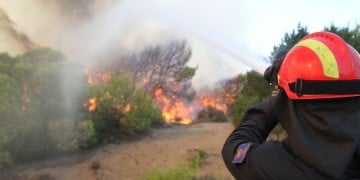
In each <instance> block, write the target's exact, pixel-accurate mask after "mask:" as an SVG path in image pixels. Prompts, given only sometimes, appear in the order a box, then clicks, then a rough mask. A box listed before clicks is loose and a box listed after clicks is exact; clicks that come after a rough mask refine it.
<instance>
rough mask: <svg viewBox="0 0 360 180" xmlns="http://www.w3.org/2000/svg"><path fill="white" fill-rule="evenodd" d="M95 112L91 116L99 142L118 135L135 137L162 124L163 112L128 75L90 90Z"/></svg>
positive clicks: (115, 77)
mask: <svg viewBox="0 0 360 180" xmlns="http://www.w3.org/2000/svg"><path fill="white" fill-rule="evenodd" d="M90 96H91V97H94V98H96V109H95V110H94V111H93V112H90V113H89V118H88V119H92V120H93V122H94V127H95V130H96V133H97V134H98V135H99V138H100V140H104V139H107V138H109V136H114V135H117V134H119V133H124V134H136V133H141V132H144V131H146V130H148V129H149V128H150V127H151V125H152V124H153V123H156V122H160V121H162V117H161V112H160V110H159V109H157V108H155V107H154V106H153V105H152V102H151V100H150V99H149V97H147V96H146V94H145V92H144V91H142V90H139V89H137V88H136V87H135V84H134V83H133V82H132V81H130V78H129V76H127V74H124V73H121V74H118V75H113V76H112V77H111V78H110V80H109V82H107V83H106V84H102V85H94V86H91V87H90Z"/></svg>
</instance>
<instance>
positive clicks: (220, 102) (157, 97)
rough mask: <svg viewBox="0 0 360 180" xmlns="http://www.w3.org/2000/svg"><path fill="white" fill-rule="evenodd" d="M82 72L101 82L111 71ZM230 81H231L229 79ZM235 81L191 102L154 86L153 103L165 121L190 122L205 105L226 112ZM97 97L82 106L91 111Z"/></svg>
mask: <svg viewBox="0 0 360 180" xmlns="http://www.w3.org/2000/svg"><path fill="white" fill-rule="evenodd" d="M84 74H85V75H86V76H87V82H88V84H94V83H96V84H101V83H106V82H108V80H109V79H110V77H111V72H105V71H103V72H101V71H94V72H92V71H89V69H84ZM140 81H141V82H142V83H145V84H146V83H149V82H150V80H149V77H146V76H145V77H143V78H141V79H140ZM231 82H232V81H231ZM234 84H236V83H229V85H227V86H225V87H224V88H223V89H221V90H222V91H216V92H213V93H206V94H205V93H202V94H205V95H202V96H201V95H200V96H198V97H197V98H195V100H193V101H192V102H187V101H186V100H185V98H182V97H181V95H179V94H181V93H180V92H179V94H177V93H169V92H168V91H166V90H169V89H168V88H170V87H167V89H163V88H162V87H158V88H155V91H154V94H153V95H154V96H153V102H154V105H155V106H157V107H159V108H160V109H161V113H162V117H163V118H164V120H165V122H166V123H178V124H191V123H192V122H193V120H194V118H195V117H197V116H196V115H197V113H198V112H200V111H201V110H203V109H206V108H207V107H212V108H214V109H216V110H219V111H222V112H223V113H224V114H227V113H228V106H229V105H230V104H232V103H233V102H234V99H235V97H236V95H237V92H238V86H235V85H234ZM171 90H172V91H176V92H178V91H181V90H180V89H179V90H178V89H176V87H171ZM96 103H97V99H96V98H95V97H92V98H89V99H88V102H87V103H85V104H84V107H86V108H87V109H88V111H90V112H93V111H95V109H96ZM131 108H134V107H132V105H131V104H130V103H128V104H126V105H125V106H121V107H118V110H119V111H122V112H124V113H126V112H129V111H130V110H131Z"/></svg>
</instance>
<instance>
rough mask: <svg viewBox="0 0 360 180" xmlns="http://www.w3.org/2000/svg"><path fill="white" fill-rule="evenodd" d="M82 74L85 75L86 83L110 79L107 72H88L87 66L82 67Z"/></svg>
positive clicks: (104, 81)
mask: <svg viewBox="0 0 360 180" xmlns="http://www.w3.org/2000/svg"><path fill="white" fill-rule="evenodd" d="M84 74H85V75H86V77H87V78H88V79H87V83H88V84H94V83H106V82H108V81H109V80H110V77H111V74H110V73H109V72H103V73H101V72H95V73H90V72H89V70H88V69H87V68H85V69H84Z"/></svg>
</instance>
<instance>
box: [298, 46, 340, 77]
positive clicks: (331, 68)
mask: <svg viewBox="0 0 360 180" xmlns="http://www.w3.org/2000/svg"><path fill="white" fill-rule="evenodd" d="M296 46H303V47H307V48H309V49H311V50H312V51H314V52H315V54H316V55H317V56H318V57H319V59H320V61H321V64H322V67H323V71H324V72H323V73H324V75H325V76H327V77H331V78H336V79H338V78H339V68H338V65H337V62H336V58H335V56H334V54H333V53H332V52H331V50H330V49H329V48H328V47H327V46H326V45H325V44H324V43H323V42H321V41H317V40H313V39H305V40H303V41H301V42H299V43H298V44H296Z"/></svg>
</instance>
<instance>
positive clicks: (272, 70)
mask: <svg viewBox="0 0 360 180" xmlns="http://www.w3.org/2000/svg"><path fill="white" fill-rule="evenodd" d="M287 52H288V51H287V50H279V52H278V53H276V55H275V56H274V59H273V60H272V65H271V66H269V67H268V68H266V70H265V72H264V78H265V80H266V81H267V82H268V83H270V84H275V85H276V84H277V73H278V71H279V68H280V65H281V63H282V61H283V60H284V58H285V56H286V54H287Z"/></svg>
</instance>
